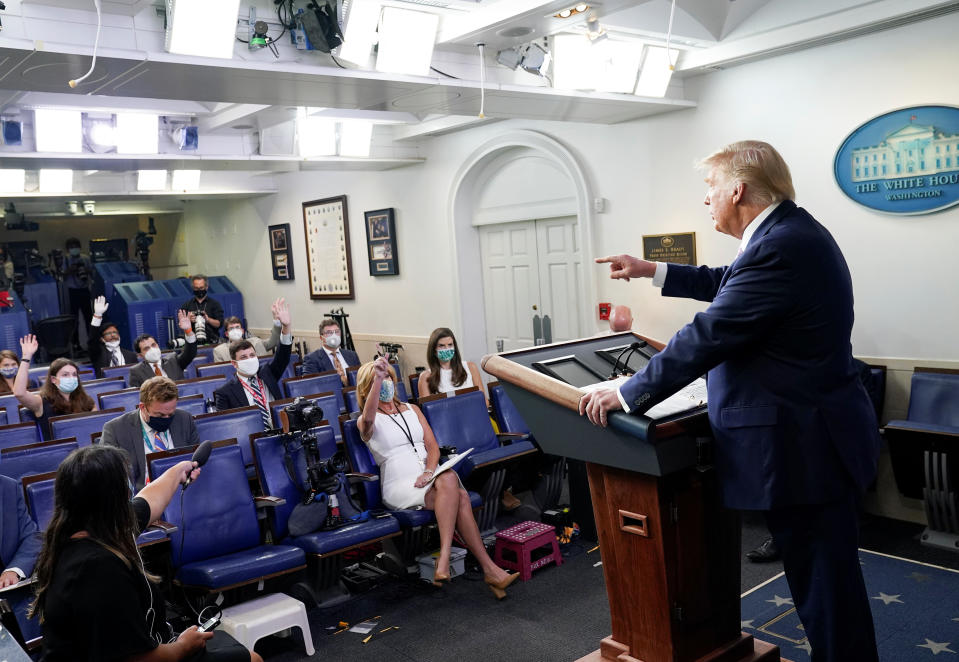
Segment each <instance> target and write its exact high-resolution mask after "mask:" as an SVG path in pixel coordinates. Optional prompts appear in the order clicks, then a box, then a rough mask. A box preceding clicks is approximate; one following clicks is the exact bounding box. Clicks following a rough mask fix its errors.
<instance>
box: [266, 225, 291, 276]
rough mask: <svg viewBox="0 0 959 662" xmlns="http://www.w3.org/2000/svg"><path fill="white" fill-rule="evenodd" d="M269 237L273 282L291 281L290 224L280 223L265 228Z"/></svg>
mask: <svg viewBox="0 0 959 662" xmlns="http://www.w3.org/2000/svg"><path fill="white" fill-rule="evenodd" d="M267 233H268V234H269V237H270V259H271V262H272V263H273V264H272V266H273V280H293V250H292V248H291V246H290V224H289V223H280V224H278V225H271V226H270V227H269V228H267Z"/></svg>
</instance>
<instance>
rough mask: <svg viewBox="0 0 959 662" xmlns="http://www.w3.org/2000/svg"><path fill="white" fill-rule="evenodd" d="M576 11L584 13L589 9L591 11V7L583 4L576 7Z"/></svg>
mask: <svg viewBox="0 0 959 662" xmlns="http://www.w3.org/2000/svg"><path fill="white" fill-rule="evenodd" d="M575 9H576V11H578V12H584V11H586V10H587V9H589V5H587V4H586V3H585V2H584V3H581V4H578V5H576V7H575Z"/></svg>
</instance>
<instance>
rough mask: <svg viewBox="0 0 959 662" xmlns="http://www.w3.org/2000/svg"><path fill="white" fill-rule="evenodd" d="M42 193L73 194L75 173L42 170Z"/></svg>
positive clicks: (48, 169) (70, 171)
mask: <svg viewBox="0 0 959 662" xmlns="http://www.w3.org/2000/svg"><path fill="white" fill-rule="evenodd" d="M39 177H40V192H41V193H73V171H72V170H59V169H50V168H42V169H41V170H40V176H39Z"/></svg>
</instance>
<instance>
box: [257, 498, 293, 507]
mask: <svg viewBox="0 0 959 662" xmlns="http://www.w3.org/2000/svg"><path fill="white" fill-rule="evenodd" d="M285 503H286V499H281V498H280V497H275V496H258V497H253V505H255V506H256V507H257V508H276V507H277V506H282V505H283V504H285Z"/></svg>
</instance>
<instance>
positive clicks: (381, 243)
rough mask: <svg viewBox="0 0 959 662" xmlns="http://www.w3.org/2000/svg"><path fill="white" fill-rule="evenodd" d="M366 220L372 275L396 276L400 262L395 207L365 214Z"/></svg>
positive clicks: (368, 255) (368, 254)
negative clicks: (397, 250) (397, 247)
mask: <svg viewBox="0 0 959 662" xmlns="http://www.w3.org/2000/svg"><path fill="white" fill-rule="evenodd" d="M363 216H364V218H365V220H366V245H367V257H368V258H369V261H370V275H371V276H396V275H398V274H399V273H400V262H399V258H398V256H397V254H396V221H395V218H394V214H393V208H392V207H390V208H389V209H377V210H376V211H368V212H365V213H364V214H363Z"/></svg>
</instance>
